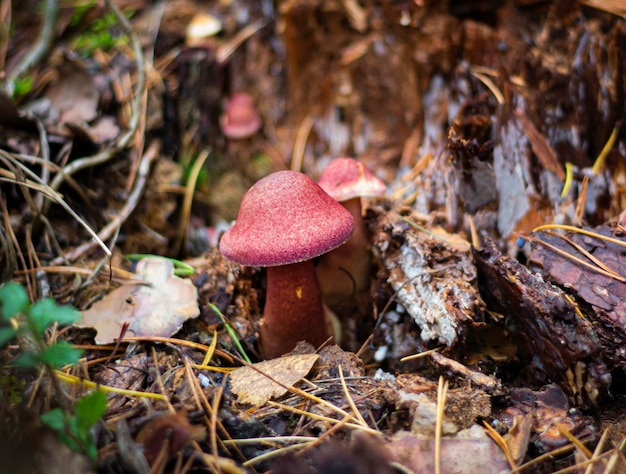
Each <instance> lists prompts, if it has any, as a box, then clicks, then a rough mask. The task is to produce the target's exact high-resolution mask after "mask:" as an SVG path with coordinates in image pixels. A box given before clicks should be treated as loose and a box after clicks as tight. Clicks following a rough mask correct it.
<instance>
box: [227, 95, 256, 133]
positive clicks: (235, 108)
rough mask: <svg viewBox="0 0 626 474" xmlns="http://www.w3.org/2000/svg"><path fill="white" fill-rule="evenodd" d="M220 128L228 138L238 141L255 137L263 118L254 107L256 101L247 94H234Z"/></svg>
mask: <svg viewBox="0 0 626 474" xmlns="http://www.w3.org/2000/svg"><path fill="white" fill-rule="evenodd" d="M220 128H221V129H222V133H224V135H226V137H228V138H230V139H233V140H237V139H242V138H248V137H251V136H252V135H254V134H255V133H257V132H258V131H259V129H260V128H261V117H259V114H258V113H257V111H256V108H255V107H254V100H253V99H252V97H251V96H250V95H249V94H246V93H245V92H238V93H236V94H234V95H233V96H232V97H231V98H230V100H229V101H228V105H227V107H226V110H225V112H224V113H223V114H222V115H221V116H220Z"/></svg>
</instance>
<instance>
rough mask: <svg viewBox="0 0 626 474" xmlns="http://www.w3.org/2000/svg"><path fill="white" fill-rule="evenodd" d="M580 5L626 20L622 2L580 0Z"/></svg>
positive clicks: (621, 0) (625, 3)
mask: <svg viewBox="0 0 626 474" xmlns="http://www.w3.org/2000/svg"><path fill="white" fill-rule="evenodd" d="M580 3H582V4H584V5H587V6H589V7H591V8H596V9H598V10H602V11H605V12H607V13H611V14H613V15H616V16H621V17H622V18H624V19H626V1H624V0H580Z"/></svg>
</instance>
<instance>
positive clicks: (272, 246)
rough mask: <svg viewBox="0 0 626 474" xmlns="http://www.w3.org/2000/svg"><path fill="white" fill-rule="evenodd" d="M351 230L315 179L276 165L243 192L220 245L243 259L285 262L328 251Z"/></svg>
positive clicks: (258, 262) (346, 214) (351, 223)
mask: <svg viewBox="0 0 626 474" xmlns="http://www.w3.org/2000/svg"><path fill="white" fill-rule="evenodd" d="M353 230H354V220H353V218H352V215H351V214H350V213H349V212H348V211H347V210H346V209H345V208H344V207H343V206H342V205H341V204H339V203H337V202H336V201H335V200H334V199H333V198H331V197H330V196H329V195H328V194H326V193H325V192H324V190H323V189H322V188H320V187H319V186H318V185H317V184H316V183H315V181H313V180H312V179H311V178H309V177H308V176H306V175H305V174H302V173H299V172H297V171H278V172H276V173H272V174H270V175H268V176H266V177H265V178H263V179H261V180H260V181H258V182H257V183H256V184H254V185H253V186H252V187H251V188H250V189H249V190H248V192H247V193H246V194H245V196H244V197H243V200H242V201H241V207H240V208H239V214H238V215H237V220H236V221H235V224H234V225H233V226H232V227H231V228H230V229H228V230H227V231H226V232H225V233H224V235H223V236H222V239H221V240H220V251H221V252H222V255H224V257H225V258H227V259H228V260H232V261H233V262H236V263H239V264H242V265H251V266H262V267H271V266H278V265H287V264H290V263H297V262H302V261H305V260H310V259H312V258H314V257H317V256H318V255H321V254H323V253H326V252H329V251H330V250H332V249H334V248H336V247H338V246H339V245H341V244H342V243H344V242H345V241H346V240H348V239H349V238H350V236H351V235H352V231H353Z"/></svg>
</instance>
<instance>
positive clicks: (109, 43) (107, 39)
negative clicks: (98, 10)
mask: <svg viewBox="0 0 626 474" xmlns="http://www.w3.org/2000/svg"><path fill="white" fill-rule="evenodd" d="M89 8H91V7H89ZM89 8H87V9H86V10H83V11H80V12H77V17H76V19H75V22H76V24H78V23H79V22H80V20H81V19H82V18H83V17H84V16H85V14H86V12H87V11H88V10H89ZM132 14H133V12H125V13H124V15H125V16H126V17H127V18H129V17H131V16H132ZM116 25H117V18H116V17H115V14H114V13H112V12H108V13H106V14H104V15H103V16H101V17H99V18H96V19H95V20H94V21H92V22H91V24H90V25H89V26H88V27H87V28H86V29H85V30H84V31H83V32H82V33H81V34H80V35H79V36H78V37H77V38H76V39H74V41H73V42H72V45H71V47H72V48H73V49H75V50H77V51H78V52H79V53H80V54H81V55H82V56H84V57H90V56H91V55H92V54H93V53H94V51H96V50H103V51H107V50H109V49H112V48H115V47H117V46H120V45H122V44H125V43H126V38H124V37H122V36H116V35H114V34H113V33H112V30H113V28H114V27H115V26H116Z"/></svg>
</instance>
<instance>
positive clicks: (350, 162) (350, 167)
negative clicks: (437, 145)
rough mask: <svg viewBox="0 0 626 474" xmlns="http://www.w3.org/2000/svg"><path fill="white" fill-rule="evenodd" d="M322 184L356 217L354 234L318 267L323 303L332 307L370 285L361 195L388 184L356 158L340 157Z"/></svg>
mask: <svg viewBox="0 0 626 474" xmlns="http://www.w3.org/2000/svg"><path fill="white" fill-rule="evenodd" d="M318 184H319V185H320V187H321V188H322V189H323V190H324V191H326V192H327V193H328V194H329V195H330V196H331V197H332V198H334V199H335V200H337V201H339V202H340V203H341V204H342V205H343V206H344V207H345V208H346V209H347V210H348V211H350V213H351V214H352V217H353V218H354V233H353V234H352V237H350V240H348V241H347V242H346V243H345V245H342V246H341V247H340V248H338V249H336V250H333V251H332V252H329V253H327V254H325V255H324V256H323V257H322V258H321V259H320V262H319V264H318V266H317V274H318V278H319V282H320V287H321V290H322V295H323V297H324V302H325V303H326V304H327V305H328V306H329V307H330V308H331V309H333V310H336V309H337V307H338V306H339V305H341V304H342V303H344V302H346V301H347V300H348V299H350V297H351V296H354V295H357V294H358V293H361V292H363V291H366V290H367V289H368V287H369V277H370V266H371V251H370V246H369V239H368V235H367V229H366V227H365V221H364V220H363V217H362V215H361V212H362V211H361V197H368V196H380V195H382V194H384V193H385V189H386V186H385V183H384V182H383V181H381V180H380V179H378V178H377V177H376V176H375V175H374V174H373V173H372V172H371V171H370V170H369V169H368V168H367V167H366V166H365V165H364V164H363V163H361V162H359V161H357V160H355V159H353V158H337V159H335V160H333V161H332V162H331V163H330V164H329V165H328V166H327V167H326V169H325V170H324V171H323V172H322V175H321V176H320V179H319V180H318Z"/></svg>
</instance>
